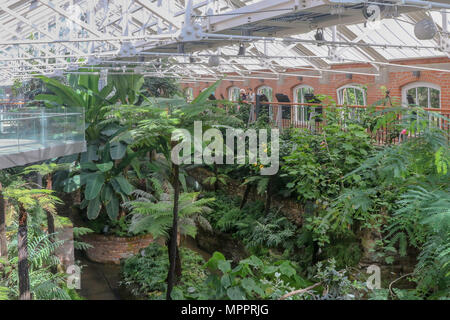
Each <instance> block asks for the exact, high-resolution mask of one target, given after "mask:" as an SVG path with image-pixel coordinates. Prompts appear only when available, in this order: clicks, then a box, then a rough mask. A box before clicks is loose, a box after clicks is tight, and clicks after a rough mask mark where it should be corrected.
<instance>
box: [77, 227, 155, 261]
mask: <svg viewBox="0 0 450 320" xmlns="http://www.w3.org/2000/svg"><path fill="white" fill-rule="evenodd" d="M83 241H84V242H87V243H89V244H90V245H92V246H93V248H90V249H88V250H87V251H86V254H87V257H88V258H89V260H92V261H94V262H99V263H114V264H119V263H120V259H124V258H128V257H131V256H133V255H135V254H137V253H138V252H139V251H140V250H141V249H144V248H146V247H148V246H149V245H150V243H152V242H153V237H152V236H151V235H144V236H139V237H131V238H121V237H115V236H104V235H100V234H88V235H86V236H84V237H83Z"/></svg>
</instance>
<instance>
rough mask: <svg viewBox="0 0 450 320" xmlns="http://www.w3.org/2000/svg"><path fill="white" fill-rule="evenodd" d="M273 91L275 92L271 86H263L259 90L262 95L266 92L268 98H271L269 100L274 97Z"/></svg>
mask: <svg viewBox="0 0 450 320" xmlns="http://www.w3.org/2000/svg"><path fill="white" fill-rule="evenodd" d="M272 92H273V90H272V88H269V87H262V88H260V89H259V90H258V93H259V94H261V95H262V94H265V95H266V97H267V99H269V102H272V99H273V97H272Z"/></svg>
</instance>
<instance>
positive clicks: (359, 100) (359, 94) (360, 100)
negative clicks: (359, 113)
mask: <svg viewBox="0 0 450 320" xmlns="http://www.w3.org/2000/svg"><path fill="white" fill-rule="evenodd" d="M356 97H357V103H356V104H357V105H359V106H363V105H364V93H363V92H362V90H357V91H356Z"/></svg>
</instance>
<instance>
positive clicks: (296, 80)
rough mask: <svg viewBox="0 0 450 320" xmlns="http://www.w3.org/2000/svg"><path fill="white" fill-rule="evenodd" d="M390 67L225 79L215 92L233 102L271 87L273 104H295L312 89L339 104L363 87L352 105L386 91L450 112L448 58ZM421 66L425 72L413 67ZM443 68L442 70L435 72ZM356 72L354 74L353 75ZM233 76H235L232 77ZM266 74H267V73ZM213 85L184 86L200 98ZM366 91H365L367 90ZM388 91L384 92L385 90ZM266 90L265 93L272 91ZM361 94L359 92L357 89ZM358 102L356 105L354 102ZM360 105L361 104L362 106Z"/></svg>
mask: <svg viewBox="0 0 450 320" xmlns="http://www.w3.org/2000/svg"><path fill="white" fill-rule="evenodd" d="M389 63H390V64H393V65H387V66H380V67H379V69H378V70H376V69H375V68H374V67H373V66H371V65H368V64H336V65H333V66H332V67H331V69H330V70H335V71H340V72H342V71H344V72H343V73H335V72H326V71H325V72H322V78H311V77H307V76H308V75H316V76H317V74H318V72H317V71H311V69H310V67H308V68H309V69H308V70H302V69H297V70H286V73H289V74H292V73H295V74H303V75H305V76H290V75H289V76H284V75H283V74H281V76H280V77H279V80H267V79H248V80H244V81H228V80H224V81H222V83H221V84H220V86H219V88H218V89H217V90H216V92H215V96H216V97H217V98H218V99H221V98H225V99H227V100H233V99H232V95H233V93H234V94H236V93H237V92H238V89H245V90H246V91H248V89H249V88H251V89H253V91H254V92H258V91H261V89H262V88H270V89H271V91H272V99H273V100H272V101H275V94H276V93H283V94H286V95H288V96H289V99H290V100H291V101H292V102H303V101H300V100H298V99H300V98H297V97H298V96H300V97H301V96H302V94H300V95H299V94H298V93H299V89H301V88H312V90H314V93H315V94H316V95H322V94H323V95H327V96H331V97H332V98H333V99H335V101H337V102H338V103H343V100H345V97H343V93H342V92H343V89H344V88H361V89H362V92H364V91H365V92H364V93H359V92H358V95H355V96H359V98H357V99H356V100H355V101H352V100H353V99H352V98H350V99H349V100H347V101H348V102H349V104H361V103H360V102H362V101H364V104H367V105H370V104H372V103H374V102H376V101H378V100H380V99H382V98H384V97H385V93H384V92H385V91H386V90H389V91H390V96H391V97H392V98H395V99H398V101H402V102H406V94H407V93H409V94H411V95H413V97H414V99H415V100H416V104H418V105H420V106H422V107H428V108H441V109H450V59H449V58H446V57H439V58H426V59H414V60H410V59H408V60H399V61H390V62H389ZM411 66H417V67H420V68H421V69H415V68H411ZM434 69H439V70H442V71H435V70H434ZM352 72H354V73H352ZM358 73H371V74H378V75H377V76H371V75H361V74H358ZM230 75H231V74H230ZM265 75H266V74H265ZM211 84H212V83H210V82H208V83H206V82H198V83H195V84H185V85H183V87H184V88H185V89H186V90H188V88H189V90H191V93H192V94H193V95H194V97H195V96H197V95H198V94H199V93H200V92H201V91H202V90H204V89H205V88H207V87H209V86H210V85H211ZM364 88H365V90H364ZM383 88H384V89H383ZM270 89H269V91H267V90H266V91H265V92H270ZM357 91H358V90H357ZM269 99H270V97H269ZM354 102H356V103H354ZM358 102H359V103H358Z"/></svg>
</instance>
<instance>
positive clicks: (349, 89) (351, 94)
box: [337, 84, 367, 106]
mask: <svg viewBox="0 0 450 320" xmlns="http://www.w3.org/2000/svg"><path fill="white" fill-rule="evenodd" d="M366 91H367V90H366V88H364V87H363V86H362V85H359V84H351V85H346V86H343V87H341V88H339V89H338V90H337V94H338V104H346V105H348V106H365V105H366V104H367V99H366V96H367V92H366Z"/></svg>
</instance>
